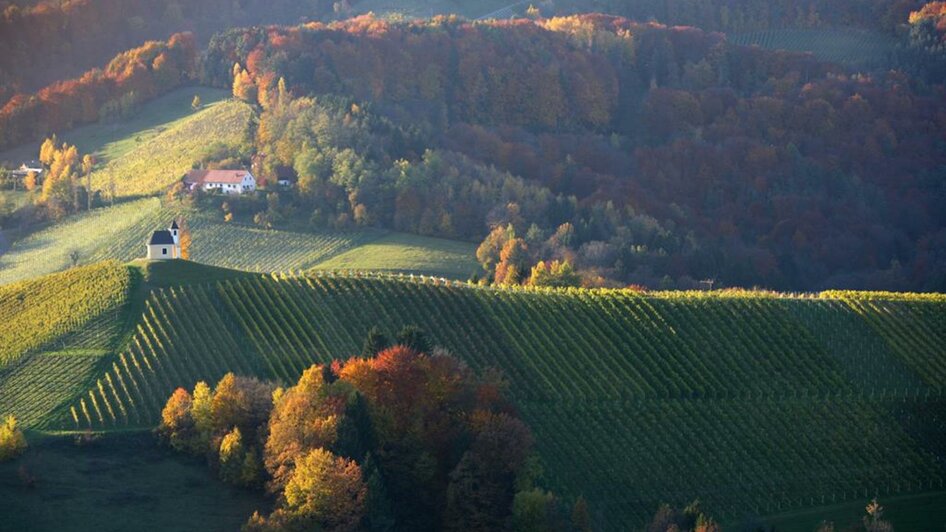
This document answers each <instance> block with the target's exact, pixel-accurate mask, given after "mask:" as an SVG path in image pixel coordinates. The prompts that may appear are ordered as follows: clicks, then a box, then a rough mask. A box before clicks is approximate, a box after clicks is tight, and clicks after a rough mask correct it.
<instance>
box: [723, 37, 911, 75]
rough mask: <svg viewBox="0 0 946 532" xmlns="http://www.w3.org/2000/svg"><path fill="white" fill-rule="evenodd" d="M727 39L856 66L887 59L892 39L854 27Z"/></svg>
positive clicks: (878, 65) (876, 65) (893, 44)
mask: <svg viewBox="0 0 946 532" xmlns="http://www.w3.org/2000/svg"><path fill="white" fill-rule="evenodd" d="M729 40H730V42H733V43H735V44H739V45H743V46H752V45H758V46H760V47H762V48H768V49H773V50H787V51H790V52H811V53H812V54H814V56H815V57H817V58H819V59H823V60H825V61H832V62H835V63H841V64H845V65H849V66H853V67H857V68H882V67H884V66H886V65H888V64H889V63H890V60H891V54H893V52H894V48H895V47H896V44H897V42H896V39H894V38H893V37H890V36H888V35H884V34H882V33H879V32H871V31H867V30H857V29H776V30H766V31H756V32H750V33H740V34H732V35H729Z"/></svg>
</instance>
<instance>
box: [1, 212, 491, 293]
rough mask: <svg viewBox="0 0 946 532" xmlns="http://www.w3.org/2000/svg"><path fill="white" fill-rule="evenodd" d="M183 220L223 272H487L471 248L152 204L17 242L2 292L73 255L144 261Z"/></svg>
mask: <svg viewBox="0 0 946 532" xmlns="http://www.w3.org/2000/svg"><path fill="white" fill-rule="evenodd" d="M176 216H184V217H185V218H186V219H187V221H188V224H189V225H190V228H191V231H192V235H193V244H192V248H191V253H192V258H193V259H194V260H196V261H199V262H202V263H205V264H210V265H215V266H222V267H227V268H235V269H240V270H247V271H255V272H264V273H269V272H280V271H289V270H306V269H310V268H319V269H350V270H375V269H377V270H383V271H394V272H407V273H423V274H427V275H439V276H446V277H450V278H453V279H467V278H468V277H469V276H470V275H471V274H473V273H476V272H478V271H479V270H480V267H479V265H478V264H477V263H476V260H475V256H474V252H475V246H474V245H473V244H469V243H465V242H456V241H449V240H442V239H436V238H427V237H422V236H415V235H407V234H401V233H389V232H386V231H381V230H371V229H367V230H359V231H334V230H315V231H309V232H295V231H283V230H266V229H260V228H257V227H253V226H248V225H242V224H237V223H224V222H223V221H222V220H221V219H220V218H219V216H217V217H215V216H212V215H210V214H208V213H206V212H202V211H199V210H196V209H187V208H183V207H181V206H180V205H172V206H163V205H162V203H161V201H160V200H159V199H157V198H145V199H140V200H133V201H130V202H126V203H120V204H117V205H115V206H114V207H105V208H101V209H94V210H92V211H91V212H86V213H82V214H79V215H75V216H71V217H69V218H66V219H65V220H62V221H60V222H59V223H56V224H54V225H51V226H49V227H47V228H45V229H42V230H39V231H37V232H34V233H32V234H30V235H27V236H25V237H23V238H21V239H19V240H16V241H15V242H13V243H12V245H11V247H10V249H9V250H7V251H6V252H5V253H3V254H0V285H2V284H6V283H11V282H16V281H20V280H23V279H28V278H32V277H36V276H38V275H43V274H47V273H52V272H56V271H60V270H63V269H65V268H68V267H70V266H71V265H72V257H70V254H71V253H72V252H73V251H77V252H78V264H91V263H94V262H97V261H102V260H108V259H115V260H119V261H130V260H133V259H135V258H138V257H142V256H143V255H144V242H145V240H146V239H147V237H148V236H149V235H150V234H151V231H153V230H155V229H160V228H162V227H165V226H166V225H167V224H168V223H169V221H170V220H171V219H172V218H174V217H176Z"/></svg>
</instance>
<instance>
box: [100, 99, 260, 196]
mask: <svg viewBox="0 0 946 532" xmlns="http://www.w3.org/2000/svg"><path fill="white" fill-rule="evenodd" d="M251 117H252V109H251V108H250V107H249V106H248V105H246V104H244V103H240V102H236V101H225V102H220V103H216V104H214V105H210V106H208V107H206V108H205V109H202V110H200V111H198V112H196V113H194V114H192V115H190V116H188V117H186V118H183V119H180V120H176V121H174V122H171V123H168V124H166V125H165V126H161V128H160V129H159V130H155V134H154V135H151V136H143V137H140V140H139V137H135V139H134V145H133V146H126V147H124V148H123V149H122V150H121V154H120V155H118V156H117V157H114V158H113V159H111V160H109V161H108V162H107V163H105V164H104V165H100V166H99V167H98V168H96V169H95V170H94V171H93V172H92V189H93V190H101V191H103V196H105V197H110V196H111V190H112V187H113V186H114V190H115V197H127V196H143V195H149V194H158V193H162V192H164V191H165V190H166V189H167V187H168V186H169V185H171V184H172V183H174V182H175V181H177V180H179V179H180V178H181V177H182V176H183V175H184V173H185V172H187V170H190V169H191V168H192V167H193V164H194V163H195V162H197V161H198V160H199V159H200V158H201V157H202V156H203V155H204V153H205V151H206V150H207V148H208V147H209V146H210V145H211V144H217V143H219V144H223V145H228V146H236V145H239V144H240V143H241V142H243V141H244V140H245V138H246V135H247V131H248V126H249V122H250V118H251ZM208 139H212V140H208ZM126 142H127V141H126Z"/></svg>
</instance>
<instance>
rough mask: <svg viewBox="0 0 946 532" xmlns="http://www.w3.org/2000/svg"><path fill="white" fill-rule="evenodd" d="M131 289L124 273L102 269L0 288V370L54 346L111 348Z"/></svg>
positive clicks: (124, 270) (105, 265)
mask: <svg viewBox="0 0 946 532" xmlns="http://www.w3.org/2000/svg"><path fill="white" fill-rule="evenodd" d="M131 284H132V278H131V275H130V273H129V270H128V269H127V268H125V267H123V266H120V265H118V264H115V263H102V264H98V265H95V266H90V267H86V268H77V269H73V270H69V271H67V272H63V273H59V274H55V275H51V276H48V277H44V278H42V279H38V280H35V281H26V282H22V283H17V284H13V285H10V286H4V287H0V323H3V327H0V369H3V368H4V367H6V366H9V365H11V364H13V363H16V362H18V361H19V360H20V359H21V358H22V357H24V356H25V355H27V354H28V353H30V352H32V351H36V350H53V349H54V348H51V347H50V346H51V345H53V344H55V343H59V342H62V343H65V344H68V345H69V346H70V347H73V348H81V349H105V348H108V347H112V344H113V343H114V341H115V338H116V335H117V334H119V333H120V332H121V329H122V328H123V326H124V325H125V323H124V320H123V319H121V317H122V312H123V310H124V308H125V303H126V302H127V301H128V295H129V292H130V290H131Z"/></svg>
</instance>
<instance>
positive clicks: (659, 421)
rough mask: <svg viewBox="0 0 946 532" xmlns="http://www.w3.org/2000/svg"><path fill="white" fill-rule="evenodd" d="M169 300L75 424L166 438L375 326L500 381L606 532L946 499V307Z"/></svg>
mask: <svg viewBox="0 0 946 532" xmlns="http://www.w3.org/2000/svg"><path fill="white" fill-rule="evenodd" d="M163 275H166V276H173V275H174V272H173V269H170V268H169V269H168V271H166V272H164V273H163ZM165 286H167V287H166V288H162V289H156V290H154V291H152V292H151V295H150V296H149V297H148V299H147V301H146V303H145V305H144V310H143V313H142V316H141V319H140V320H139V322H138V323H137V325H136V327H135V331H134V336H133V338H132V339H131V341H130V343H129V344H128V346H127V347H126V348H125V349H123V350H121V351H120V352H118V353H116V354H115V356H114V357H113V359H110V360H108V361H107V363H106V364H105V365H104V367H105V371H103V372H102V373H101V374H99V375H97V376H95V377H94V382H92V383H91V385H90V386H88V387H87V389H85V390H84V391H83V392H82V393H81V394H79V395H77V396H76V397H75V400H74V401H73V403H72V405H71V406H72V408H71V409H70V410H69V412H68V414H66V413H64V414H63V415H62V416H61V418H60V423H61V425H60V428H62V429H71V430H83V429H85V428H87V427H91V428H93V429H105V430H109V429H113V428H125V427H148V426H153V425H154V424H155V423H156V421H157V419H158V416H159V413H160V409H161V407H162V405H163V403H164V401H165V400H166V399H167V397H168V395H169V394H170V393H171V391H173V389H174V388H176V387H178V386H192V385H193V383H194V382H195V381H197V380H205V381H208V382H212V381H215V380H217V379H219V378H220V377H221V376H222V375H223V374H225V373H226V372H228V371H234V372H236V373H238V374H252V375H258V376H260V377H264V378H268V379H273V380H277V381H281V382H283V383H288V382H292V381H293V380H294V379H295V378H296V377H297V376H298V375H299V373H300V372H301V371H302V370H303V369H304V368H306V367H308V366H309V365H310V364H313V363H317V362H327V361H329V360H332V359H333V358H344V357H348V356H351V355H352V354H354V353H358V352H359V351H360V347H361V343H362V341H363V339H364V337H365V334H366V332H367V331H368V330H369V329H370V328H371V327H372V326H375V325H379V326H380V327H382V329H384V330H386V331H388V332H389V333H391V332H394V331H395V330H397V329H398V328H400V327H402V326H404V325H407V324H418V325H420V326H421V327H423V328H424V329H425V330H427V331H429V332H430V334H431V336H432V338H433V339H434V340H435V342H436V343H437V344H439V345H442V346H444V347H446V348H447V349H449V350H450V351H451V352H452V353H453V354H454V355H455V356H458V357H460V358H462V359H463V360H465V361H466V362H467V363H469V364H470V365H471V366H472V367H473V368H475V369H478V370H483V369H485V368H488V367H495V368H499V369H501V370H502V371H503V373H504V374H505V375H506V377H507V378H508V380H509V384H510V391H511V393H512V395H513V396H514V397H515V399H516V401H517V403H518V404H519V406H520V408H521V409H522V412H523V415H524V417H525V419H526V420H527V421H528V422H529V424H530V426H532V428H533V430H534V432H535V433H536V436H537V441H538V449H539V452H540V455H541V459H542V461H543V465H544V470H545V477H546V480H547V483H548V484H549V487H550V488H552V489H554V490H555V491H556V492H557V493H560V494H562V495H563V496H565V497H568V498H574V497H577V496H579V495H582V494H583V495H585V496H586V497H587V498H588V499H589V500H590V501H595V505H596V507H595V515H596V516H597V517H596V518H595V519H596V521H597V522H598V524H599V525H600V526H601V527H602V528H603V529H607V530H619V529H626V528H627V527H628V526H638V525H640V524H642V523H643V522H644V521H645V520H646V519H647V518H648V517H649V516H650V515H652V514H653V512H654V511H655V510H656V508H657V506H658V505H659V504H660V503H661V502H670V503H675V504H683V503H686V502H688V501H690V500H692V499H693V498H699V499H700V500H701V501H703V502H704V505H705V506H706V508H707V509H708V510H709V511H710V512H712V513H713V515H716V516H718V517H719V518H720V519H724V520H725V519H738V518H742V517H744V516H746V515H770V514H776V513H783V512H787V511H791V510H793V509H800V508H807V507H812V506H819V505H830V504H839V503H842V502H845V501H851V500H857V499H859V498H863V497H868V496H872V495H875V494H881V495H891V494H909V493H919V492H925V491H932V490H939V489H941V488H942V487H943V481H944V478H946V471H944V467H943V462H942V457H943V455H944V453H946V449H944V446H943V444H942V443H941V442H943V441H946V428H944V424H943V412H944V408H946V398H944V391H946V372H944V371H943V370H944V368H946V347H944V346H946V344H944V343H943V342H942V341H941V335H942V331H943V330H944V329H943V327H942V324H943V320H944V316H946V298H943V297H942V296H937V297H928V298H923V297H919V296H918V297H916V298H903V297H901V298H899V299H897V298H885V297H883V296H881V297H878V298H872V299H869V298H868V299H865V298H858V297H856V296H852V295H848V294H844V293H838V294H825V295H824V296H823V297H820V298H819V297H787V296H778V295H774V294H769V295H759V294H739V293H735V294H726V293H722V294H713V295H705V294H681V293H653V294H647V295H640V294H636V293H633V292H628V291H590V290H577V289H574V290H567V291H552V290H505V289H491V288H476V287H470V286H467V285H463V284H460V283H453V282H444V281H442V280H439V279H434V278H429V277H423V278H422V277H414V278H413V279H411V276H385V277H379V276H376V275H351V276H340V275H336V274H330V273H324V274H312V275H307V276H288V275H249V276H241V277H238V278H232V279H225V280H220V281H216V282H207V283H203V284H189V285H187V286H172V285H170V284H165ZM848 344H851V345H848ZM851 346H853V347H851ZM860 346H863V351H861V349H860ZM860 352H863V356H864V360H863V363H864V364H865V365H866V366H865V368H858V367H857V365H858V359H857V357H858V353H860ZM871 370H873V371H871ZM72 412H74V413H75V416H74V417H73V416H72Z"/></svg>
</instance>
